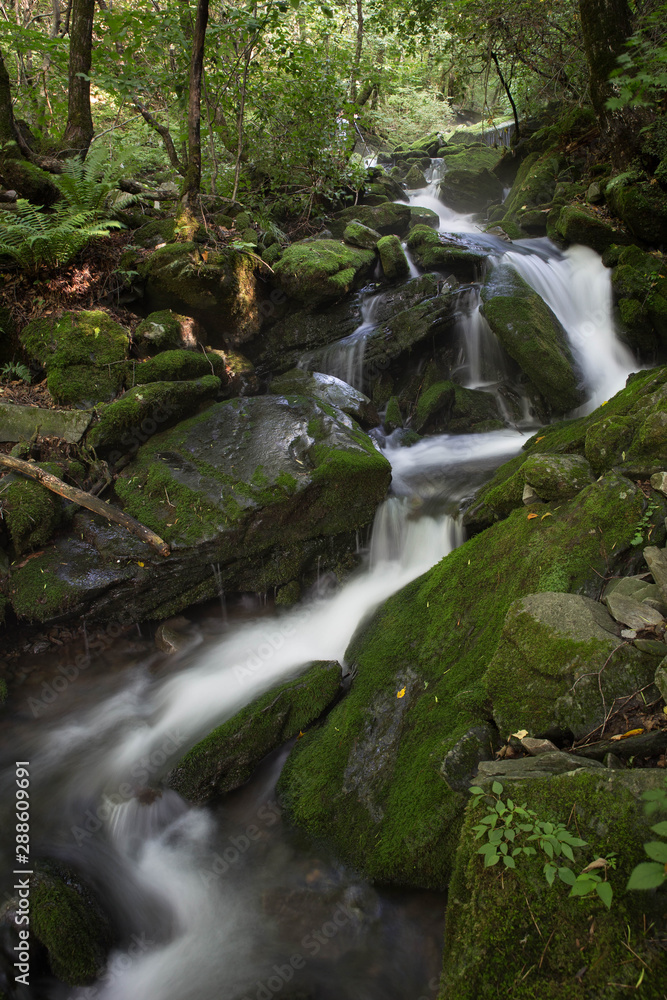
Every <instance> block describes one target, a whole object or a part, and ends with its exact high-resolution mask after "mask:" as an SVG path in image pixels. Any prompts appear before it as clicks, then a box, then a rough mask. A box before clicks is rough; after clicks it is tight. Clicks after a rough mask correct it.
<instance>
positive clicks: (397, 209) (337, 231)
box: [329, 202, 410, 239]
mask: <svg viewBox="0 0 667 1000" xmlns="http://www.w3.org/2000/svg"><path fill="white" fill-rule="evenodd" d="M350 222H361V223H362V224H363V225H364V226H368V228H369V229H375V231H376V232H378V233H379V234H380V236H392V235H393V236H405V234H406V233H407V231H408V226H409V225H410V207H409V205H397V204H396V203H395V202H387V203H386V204H384V205H376V206H372V205H352V206H351V207H350V208H344V209H343V210H342V212H337V213H336V215H335V216H334V217H333V218H332V219H331V220H330V222H329V229H330V230H331V232H332V233H333V235H334V236H335V237H336V239H340V238H342V236H343V233H344V232H345V228H346V226H347V225H348V224H349V223H350Z"/></svg>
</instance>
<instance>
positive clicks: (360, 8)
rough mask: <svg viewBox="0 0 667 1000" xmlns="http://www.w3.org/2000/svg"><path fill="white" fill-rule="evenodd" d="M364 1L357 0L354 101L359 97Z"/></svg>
mask: <svg viewBox="0 0 667 1000" xmlns="http://www.w3.org/2000/svg"><path fill="white" fill-rule="evenodd" d="M362 3H363V0H357V45H356V48H355V51H354V60H353V62H352V72H351V73H350V100H351V101H353V102H354V101H356V99H357V77H358V75H359V66H360V65H361V51H362V49H363V45H364V10H363V6H362Z"/></svg>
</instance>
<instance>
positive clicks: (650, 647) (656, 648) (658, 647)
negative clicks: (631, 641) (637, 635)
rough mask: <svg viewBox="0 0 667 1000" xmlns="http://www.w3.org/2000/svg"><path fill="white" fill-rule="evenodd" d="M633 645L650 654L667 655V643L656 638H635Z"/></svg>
mask: <svg viewBox="0 0 667 1000" xmlns="http://www.w3.org/2000/svg"><path fill="white" fill-rule="evenodd" d="M635 646H636V647H637V649H640V650H641V651H642V653H648V654H649V655H650V656H667V644H666V643H664V642H660V641H659V640H658V639H635Z"/></svg>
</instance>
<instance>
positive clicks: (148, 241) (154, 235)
mask: <svg viewBox="0 0 667 1000" xmlns="http://www.w3.org/2000/svg"><path fill="white" fill-rule="evenodd" d="M175 229H176V220H175V219H153V220H152V221H151V222H147V223H146V224H145V225H143V226H141V227H140V228H139V229H135V231H134V232H133V233H132V242H133V243H134V244H135V245H136V246H138V247H142V248H143V249H144V250H152V249H153V248H154V247H157V246H159V245H160V244H162V243H171V242H172V240H173V239H174V231H175Z"/></svg>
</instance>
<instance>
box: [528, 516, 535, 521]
mask: <svg viewBox="0 0 667 1000" xmlns="http://www.w3.org/2000/svg"><path fill="white" fill-rule="evenodd" d="M534 517H537V514H529V515H528V518H527V520H528V521H532V520H533V518H534Z"/></svg>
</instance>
